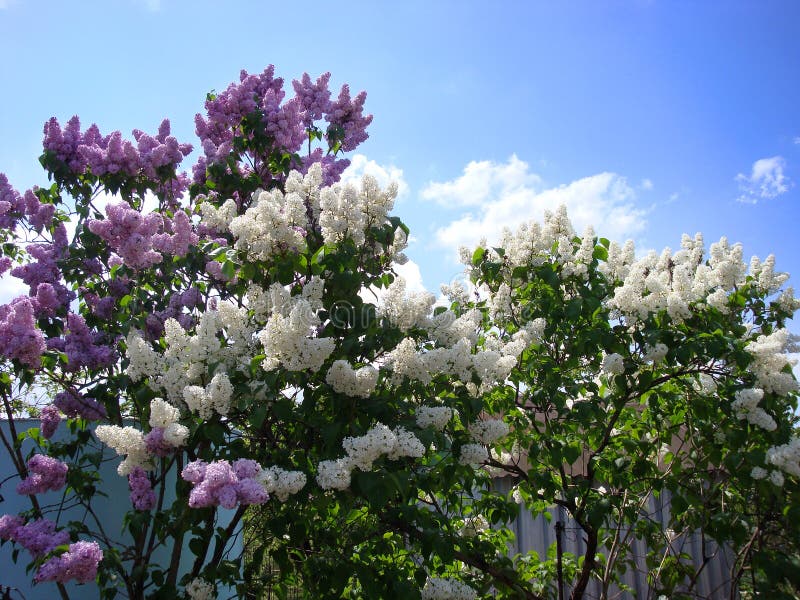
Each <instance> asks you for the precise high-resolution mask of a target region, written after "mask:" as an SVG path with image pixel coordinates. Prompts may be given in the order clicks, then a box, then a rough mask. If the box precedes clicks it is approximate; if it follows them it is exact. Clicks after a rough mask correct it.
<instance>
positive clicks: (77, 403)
mask: <svg viewBox="0 0 800 600" xmlns="http://www.w3.org/2000/svg"><path fill="white" fill-rule="evenodd" d="M53 404H54V405H55V406H56V407H57V408H58V409H59V410H60V411H61V412H62V413H64V414H65V415H67V416H68V417H69V418H71V419H74V418H77V417H80V418H82V419H87V420H88V421H97V420H98V419H102V418H104V417H105V416H106V409H105V408H103V405H102V404H100V403H99V402H97V400H95V399H94V398H89V397H87V396H83V395H82V394H80V393H78V392H77V391H76V390H74V389H72V388H69V389H68V390H66V391H64V392H59V393H58V394H56V396H55V398H54V399H53Z"/></svg>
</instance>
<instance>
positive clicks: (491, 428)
mask: <svg viewBox="0 0 800 600" xmlns="http://www.w3.org/2000/svg"><path fill="white" fill-rule="evenodd" d="M468 430H469V434H470V436H471V437H472V439H473V440H475V441H476V442H480V443H481V444H484V445H488V444H491V443H493V442H496V441H497V440H499V439H501V438H504V437H505V436H507V435H508V431H509V429H508V424H506V423H505V422H504V421H501V420H500V419H486V420H482V421H475V422H474V423H471V424H470V425H469V427H468Z"/></svg>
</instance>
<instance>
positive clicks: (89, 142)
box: [43, 117, 192, 193]
mask: <svg viewBox="0 0 800 600" xmlns="http://www.w3.org/2000/svg"><path fill="white" fill-rule="evenodd" d="M169 133H170V123H169V120H168V119H164V121H162V123H161V125H160V126H159V128H158V134H157V135H156V136H150V135H148V134H146V133H144V132H143V131H140V130H138V129H137V130H134V132H133V137H134V141H135V142H136V144H135V145H134V143H132V142H131V141H129V140H126V139H123V138H122V133H121V132H119V131H114V132H112V133H111V134H109V135H107V136H103V135H102V134H101V133H100V130H99V129H98V127H97V125H94V124H93V125H91V126H90V127H89V128H88V129H87V130H86V131H85V132H83V133H81V125H80V120H79V119H78V117H73V118H72V119H70V120H69V122H68V123H67V125H66V127H65V128H64V129H62V128H61V125H60V124H59V122H58V120H57V119H56V118H52V119H50V120H49V121H48V122H47V123H46V124H45V126H44V140H43V146H44V150H45V151H46V152H51V153H53V155H54V156H55V157H56V158H57V159H58V160H60V161H62V162H63V163H65V164H66V165H67V166H68V167H69V169H70V170H71V171H72V172H73V173H75V174H83V173H84V172H85V171H86V170H87V169H88V170H90V171H91V173H92V174H93V175H95V176H98V177H99V176H103V175H107V174H112V175H113V174H121V175H126V176H128V177H137V176H139V175H144V176H145V177H147V178H148V179H151V180H159V179H160V175H161V169H164V168H166V169H167V171H168V172H169V171H174V170H175V168H176V167H177V166H178V164H180V162H181V161H182V160H183V159H184V157H186V156H188V155H189V154H190V153H191V151H192V146H191V144H181V143H178V141H177V140H176V139H175V138H174V137H173V136H171V135H170V134H169ZM178 181H180V180H178ZM183 190H185V187H184V188H183V189H175V190H174V192H176V193H182V192H183Z"/></svg>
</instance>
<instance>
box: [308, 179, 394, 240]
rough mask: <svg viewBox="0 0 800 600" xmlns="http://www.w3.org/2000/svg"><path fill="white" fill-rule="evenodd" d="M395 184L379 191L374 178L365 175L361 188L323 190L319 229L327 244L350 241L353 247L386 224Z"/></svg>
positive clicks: (342, 187)
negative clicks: (372, 231) (347, 239)
mask: <svg viewBox="0 0 800 600" xmlns="http://www.w3.org/2000/svg"><path fill="white" fill-rule="evenodd" d="M396 197H397V184H395V183H391V184H390V185H389V186H388V187H387V188H386V189H385V190H381V188H380V186H379V185H378V182H377V181H376V180H375V178H374V177H371V176H369V175H364V177H363V178H362V180H361V188H360V189H359V188H357V187H356V186H355V185H353V184H352V183H344V184H338V185H334V186H332V187H325V188H322V190H321V192H320V198H319V206H320V215H319V225H320V229H321V230H322V238H323V239H324V240H325V243H326V244H335V243H337V242H340V241H341V240H343V239H345V238H350V239H352V240H353V242H355V244H356V245H360V244H363V243H364V240H365V236H364V232H365V231H366V230H367V229H368V228H369V227H371V226H374V225H380V224H382V223H384V222H385V221H386V216H387V215H388V213H389V211H390V210H392V208H393V206H394V199H395V198H396Z"/></svg>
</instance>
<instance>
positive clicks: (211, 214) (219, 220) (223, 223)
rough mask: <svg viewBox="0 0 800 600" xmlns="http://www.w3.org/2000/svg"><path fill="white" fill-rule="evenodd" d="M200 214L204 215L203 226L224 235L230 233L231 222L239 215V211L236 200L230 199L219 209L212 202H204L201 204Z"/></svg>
mask: <svg viewBox="0 0 800 600" xmlns="http://www.w3.org/2000/svg"><path fill="white" fill-rule="evenodd" d="M200 212H201V213H202V215H203V218H202V219H201V223H202V224H203V225H205V226H206V227H208V228H209V229H211V230H213V231H218V232H220V233H222V232H225V231H228V228H229V227H230V224H231V221H233V219H234V218H236V215H237V214H239V209H238V207H237V206H236V201H235V200H232V199H228V200H225V202H224V203H223V204H222V205H221V206H220V207H219V208H216V207H215V206H214V205H213V204H211V203H210V202H203V203H202V204H200Z"/></svg>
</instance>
